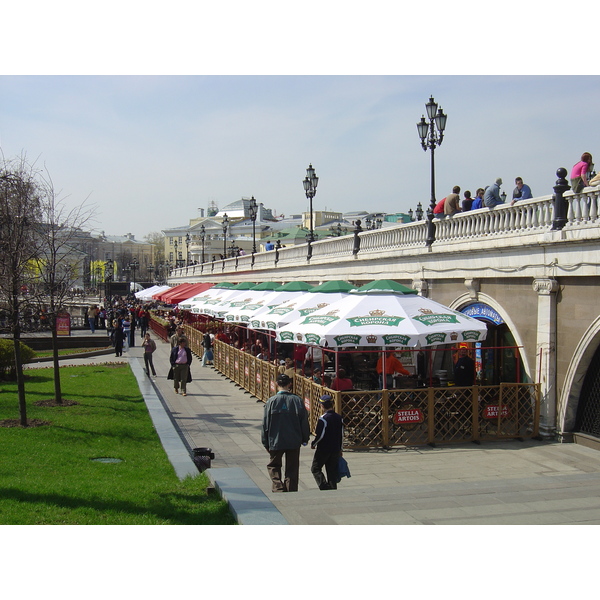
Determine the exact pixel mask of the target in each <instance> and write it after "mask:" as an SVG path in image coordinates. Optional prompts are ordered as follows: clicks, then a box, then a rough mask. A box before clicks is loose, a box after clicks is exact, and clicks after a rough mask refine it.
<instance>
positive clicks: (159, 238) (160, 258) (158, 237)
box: [144, 231, 165, 273]
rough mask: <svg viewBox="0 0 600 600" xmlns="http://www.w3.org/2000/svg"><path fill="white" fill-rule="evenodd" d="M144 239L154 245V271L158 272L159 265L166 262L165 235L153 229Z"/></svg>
mask: <svg viewBox="0 0 600 600" xmlns="http://www.w3.org/2000/svg"><path fill="white" fill-rule="evenodd" d="M144 239H145V240H146V241H147V242H148V243H149V244H152V245H153V246H154V251H153V255H154V272H155V273H158V266H159V265H161V264H162V263H164V262H165V236H164V235H163V234H162V233H159V232H158V231H151V232H150V233H149V234H148V235H147V236H145V237H144Z"/></svg>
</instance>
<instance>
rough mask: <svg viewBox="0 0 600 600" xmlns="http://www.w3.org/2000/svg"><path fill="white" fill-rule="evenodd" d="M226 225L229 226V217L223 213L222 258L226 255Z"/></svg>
mask: <svg viewBox="0 0 600 600" xmlns="http://www.w3.org/2000/svg"><path fill="white" fill-rule="evenodd" d="M227 227H229V217H228V216H227V213H225V214H224V215H223V258H226V257H227Z"/></svg>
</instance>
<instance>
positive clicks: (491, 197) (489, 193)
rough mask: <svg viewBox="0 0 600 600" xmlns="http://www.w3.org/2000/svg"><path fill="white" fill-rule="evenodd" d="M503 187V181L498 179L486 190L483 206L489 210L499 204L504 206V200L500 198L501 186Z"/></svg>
mask: <svg viewBox="0 0 600 600" xmlns="http://www.w3.org/2000/svg"><path fill="white" fill-rule="evenodd" d="M501 185H502V179H501V178H500V177H498V179H496V181H495V182H494V183H492V185H490V186H489V187H488V188H486V190H485V192H484V194H483V204H484V206H487V207H488V208H494V206H498V204H504V202H503V201H502V198H500V186H501Z"/></svg>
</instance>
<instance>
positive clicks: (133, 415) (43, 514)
mask: <svg viewBox="0 0 600 600" xmlns="http://www.w3.org/2000/svg"><path fill="white" fill-rule="evenodd" d="M27 374H28V377H27V381H26V384H25V388H26V394H27V416H28V419H30V420H35V421H37V420H40V421H48V422H49V423H50V424H49V425H42V426H36V427H28V428H22V427H0V524H40V525H41V524H61V525H62V524H113V525H132V524H137V525H140V524H141V525H144V524H147V525H154V524H171V525H180V524H181V525H194V524H198V525H202V524H205V525H221V524H233V522H234V521H233V518H232V516H231V513H230V512H229V509H228V508H227V505H226V503H225V502H224V501H222V500H221V499H220V497H219V496H218V495H210V496H208V495H207V494H206V487H207V486H208V485H209V480H208V478H207V477H206V476H205V475H204V474H200V473H199V474H198V475H197V476H195V477H188V478H186V479H185V480H184V481H180V480H179V478H178V477H177V476H176V475H175V472H174V470H173V467H172V466H171V464H170V463H169V460H168V458H167V456H166V454H165V452H164V450H163V448H162V446H161V444H160V441H159V438H158V435H157V433H156V431H155V430H154V427H153V425H152V421H151V419H150V416H149V414H148V411H147V410H146V405H145V403H144V401H143V398H142V395H141V393H140V391H139V388H138V386H137V382H136V380H135V377H134V376H133V374H132V373H131V370H130V368H129V366H128V365H101V366H86V367H63V368H61V375H62V378H61V381H62V384H63V393H64V398H65V399H66V400H70V401H75V402H77V404H76V405H72V406H63V407H52V406H36V405H35V402H37V401H40V400H48V399H51V398H52V397H53V380H52V369H35V370H28V371H27ZM0 389H1V392H0V421H2V420H5V419H18V416H19V414H18V401H17V395H16V384H15V383H13V382H1V383H0ZM35 421H34V422H35ZM95 458H115V459H120V460H121V461H122V462H119V463H103V462H97V461H94V460H93V459H95Z"/></svg>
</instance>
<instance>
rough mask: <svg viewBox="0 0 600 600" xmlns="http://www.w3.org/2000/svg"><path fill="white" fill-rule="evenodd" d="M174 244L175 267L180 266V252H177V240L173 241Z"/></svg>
mask: <svg viewBox="0 0 600 600" xmlns="http://www.w3.org/2000/svg"><path fill="white" fill-rule="evenodd" d="M173 245H174V246H175V268H177V267H178V266H179V253H178V252H177V248H179V244H178V243H177V240H175V241H174V242H173Z"/></svg>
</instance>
